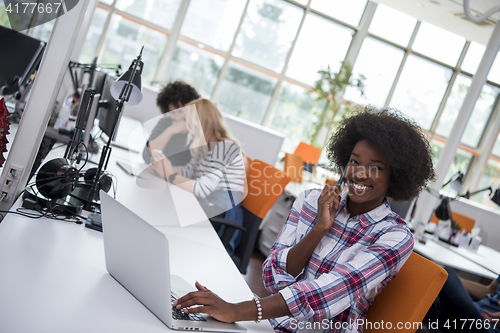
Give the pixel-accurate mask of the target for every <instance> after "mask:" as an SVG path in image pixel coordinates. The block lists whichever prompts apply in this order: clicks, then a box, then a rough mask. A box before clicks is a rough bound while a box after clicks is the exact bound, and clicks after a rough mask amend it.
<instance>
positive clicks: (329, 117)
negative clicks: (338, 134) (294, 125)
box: [310, 61, 366, 147]
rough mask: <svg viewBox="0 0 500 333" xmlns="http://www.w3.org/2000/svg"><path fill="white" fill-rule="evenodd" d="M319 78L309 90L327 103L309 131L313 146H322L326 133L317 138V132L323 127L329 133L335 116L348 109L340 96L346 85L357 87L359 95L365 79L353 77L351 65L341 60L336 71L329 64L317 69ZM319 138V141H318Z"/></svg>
mask: <svg viewBox="0 0 500 333" xmlns="http://www.w3.org/2000/svg"><path fill="white" fill-rule="evenodd" d="M318 74H319V75H320V78H319V79H318V80H317V81H316V82H315V83H314V88H313V89H312V90H311V92H315V93H317V94H318V97H317V100H327V101H328V103H327V105H326V107H325V109H324V110H323V111H322V112H321V113H320V114H319V115H318V121H317V122H316V124H315V125H314V128H313V129H312V131H311V135H310V140H311V144H312V145H314V146H319V147H322V146H324V144H325V142H326V139H327V137H328V135H326V137H325V138H323V139H321V140H319V138H318V136H319V133H320V132H321V131H322V129H323V128H325V129H326V130H327V133H330V131H331V129H332V127H333V124H334V122H335V118H336V116H337V115H338V114H339V112H340V111H341V110H344V109H349V105H348V102H347V101H346V100H344V99H343V98H342V95H343V93H344V91H345V89H346V88H347V87H355V88H357V89H358V90H359V91H360V93H361V95H363V94H364V83H363V81H364V80H365V79H366V78H365V76H364V75H362V74H360V75H359V77H357V78H354V77H353V74H352V66H351V65H350V64H349V62H348V61H342V63H341V65H340V68H339V70H338V71H337V72H333V71H332V70H331V68H330V65H328V66H327V68H326V69H321V70H319V71H318ZM318 140H319V142H318Z"/></svg>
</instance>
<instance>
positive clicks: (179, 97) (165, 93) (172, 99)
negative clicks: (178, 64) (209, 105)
mask: <svg viewBox="0 0 500 333" xmlns="http://www.w3.org/2000/svg"><path fill="white" fill-rule="evenodd" d="M198 98H200V95H199V94H198V92H197V91H196V90H195V89H194V88H193V87H191V86H190V85H189V84H187V83H186V82H184V81H180V80H177V81H173V82H170V83H169V84H167V85H166V86H165V87H164V88H163V89H162V90H161V91H160V93H159V94H158V96H157V97H156V105H158V107H159V108H160V111H161V113H167V112H168V111H170V110H169V109H168V106H169V105H170V104H172V105H174V106H176V107H182V106H184V105H186V104H187V103H189V102H191V101H194V100H195V99H198ZM180 104H181V105H180Z"/></svg>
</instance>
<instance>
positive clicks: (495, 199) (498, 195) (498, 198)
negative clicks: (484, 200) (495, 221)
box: [490, 188, 500, 206]
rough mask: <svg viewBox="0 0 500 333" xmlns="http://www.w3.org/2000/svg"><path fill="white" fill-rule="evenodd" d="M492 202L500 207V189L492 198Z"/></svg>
mask: <svg viewBox="0 0 500 333" xmlns="http://www.w3.org/2000/svg"><path fill="white" fill-rule="evenodd" d="M490 199H491V201H493V202H494V203H496V204H497V205H499V206H500V188H497V189H496V191H495V192H494V193H493V195H492V196H491V197H490Z"/></svg>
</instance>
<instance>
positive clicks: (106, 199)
mask: <svg viewBox="0 0 500 333" xmlns="http://www.w3.org/2000/svg"><path fill="white" fill-rule="evenodd" d="M100 195H101V209H102V223H103V238H104V254H105V260H106V269H107V270H108V272H109V274H110V275H111V276H112V277H113V278H114V279H115V280H116V281H118V282H119V283H120V284H121V285H122V286H123V287H124V288H125V289H127V290H128V291H129V292H130V293H131V294H132V295H134V296H135V297H136V298H137V300H139V301H140V302H141V303H142V304H143V305H144V306H146V307H147V308H148V309H149V310H150V311H151V312H152V313H153V314H154V315H155V316H156V317H158V319H160V320H161V321H162V322H163V323H164V324H165V325H167V326H168V327H169V328H171V329H174V330H189V331H191V330H196V331H209V332H245V331H246V329H245V328H244V327H242V326H240V325H239V324H236V323H222V322H220V321H217V320H215V319H213V318H212V317H210V316H208V315H205V314H196V315H194V318H174V317H173V316H174V313H176V311H175V310H174V308H173V306H172V299H171V295H173V296H174V297H176V298H177V297H181V296H184V295H185V294H186V293H188V292H190V291H193V287H192V286H190V285H189V284H188V283H187V282H185V281H184V280H182V278H180V277H177V276H173V275H170V267H169V248H168V240H167V238H166V236H165V235H164V234H163V233H161V232H160V231H158V230H157V229H156V228H154V227H152V226H151V225H150V224H148V223H147V222H146V221H144V220H143V219H141V218H140V217H138V216H137V215H135V214H134V213H133V212H131V211H130V210H129V209H127V208H126V207H125V206H123V205H122V204H121V203H119V202H118V201H116V200H114V199H113V198H112V197H110V196H109V195H107V194H106V193H105V192H103V191H101V192H100ZM191 259H192V260H196V259H195V258H191ZM215 273H216V274H217V272H215ZM190 316H193V315H190ZM186 317H187V316H186Z"/></svg>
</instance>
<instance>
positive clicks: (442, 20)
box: [372, 0, 500, 45]
mask: <svg viewBox="0 0 500 333" xmlns="http://www.w3.org/2000/svg"><path fill="white" fill-rule="evenodd" d="M372 1H375V2H378V3H381V4H384V5H387V6H389V7H392V8H394V9H397V10H399V11H401V12H404V13H407V14H409V15H412V16H414V17H416V18H417V19H418V20H420V21H425V22H428V23H430V24H433V25H435V26H438V27H440V28H443V29H446V30H448V31H451V32H453V33H455V34H457V35H460V36H463V37H465V38H466V39H467V40H470V41H474V42H477V43H480V44H482V45H486V44H487V43H488V40H489V38H490V36H491V33H492V31H493V28H494V27H495V23H496V22H500V12H496V13H495V14H494V15H492V16H490V17H489V19H488V20H487V21H483V22H482V23H480V24H477V23H474V22H471V21H469V20H468V19H467V18H465V14H464V9H463V0H372ZM497 6H500V0H470V8H471V11H472V13H473V14H476V16H480V15H482V14H484V13H486V12H487V11H488V10H489V9H491V8H493V7H497Z"/></svg>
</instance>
